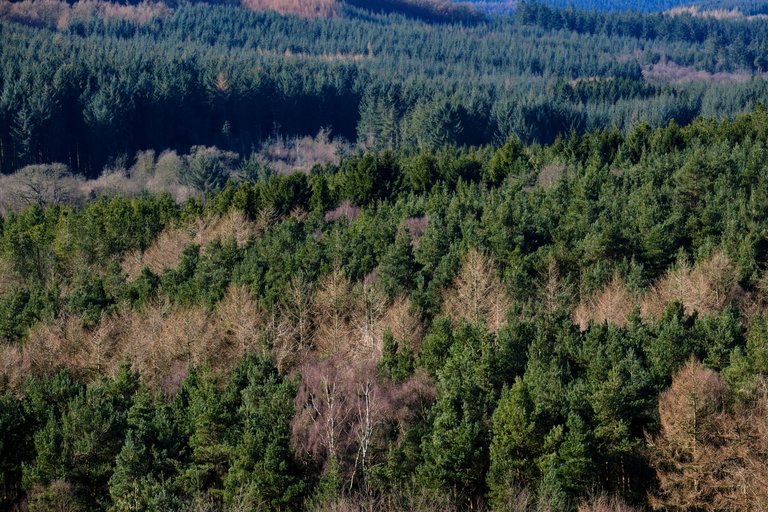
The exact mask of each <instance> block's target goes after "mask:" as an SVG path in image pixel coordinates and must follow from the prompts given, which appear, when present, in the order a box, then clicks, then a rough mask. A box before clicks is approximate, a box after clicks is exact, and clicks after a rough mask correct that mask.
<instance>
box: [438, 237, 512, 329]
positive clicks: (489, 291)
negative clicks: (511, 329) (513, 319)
mask: <svg viewBox="0 0 768 512" xmlns="http://www.w3.org/2000/svg"><path fill="white" fill-rule="evenodd" d="M510 304H511V301H510V299H509V296H508V295H507V292H506V290H505V289H504V285H503V284H502V282H501V278H500V277H499V272H498V270H497V269H496V266H495V264H494V263H493V260H492V259H491V258H490V256H488V255H487V254H485V253H483V252H481V251H479V250H477V249H470V250H469V252H468V253H467V254H466V256H465V257H464V261H463V263H462V266H461V270H460V271H459V274H458V275H457V276H456V278H455V279H454V281H453V286H452V287H451V288H450V289H449V290H447V291H446V292H445V293H444V304H443V308H444V310H445V312H446V314H447V315H448V316H449V317H450V318H451V319H452V320H453V321H454V322H458V321H459V320H461V319H465V320H467V321H469V322H470V323H473V324H478V323H485V325H486V327H488V329H489V330H491V331H493V332H497V331H498V330H499V329H501V328H502V327H504V325H506V323H507V312H508V310H509V307H510Z"/></svg>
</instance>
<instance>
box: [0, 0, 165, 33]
mask: <svg viewBox="0 0 768 512" xmlns="http://www.w3.org/2000/svg"><path fill="white" fill-rule="evenodd" d="M170 12H171V9H169V8H168V6H167V5H166V4H165V3H163V2H147V1H144V2H141V3H139V4H135V5H131V4H120V3H117V2H109V1H104V0H80V1H78V2H75V3H74V4H72V5H69V3H68V2H66V1H64V0H23V1H21V2H13V3H12V2H3V3H2V4H0V19H3V18H7V19H10V20H13V21H16V22H20V23H27V24H30V25H37V26H46V27H49V28H57V29H59V30H66V29H67V28H68V27H69V25H70V23H72V22H73V21H75V20H77V21H81V22H87V21H88V20H89V19H91V18H93V17H98V18H101V19H103V20H114V19H120V20H125V21H127V22H130V23H134V24H137V25H141V24H146V23H148V22H150V21H152V20H153V19H155V18H157V17H164V16H167V15H168V14H170Z"/></svg>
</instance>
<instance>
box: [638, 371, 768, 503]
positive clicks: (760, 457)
mask: <svg viewBox="0 0 768 512" xmlns="http://www.w3.org/2000/svg"><path fill="white" fill-rule="evenodd" d="M659 418H660V420H661V432H660V433H659V435H657V436H648V442H649V447H650V453H651V458H652V461H653V463H654V465H655V467H656V474H657V476H658V479H659V484H660V486H659V487H660V489H659V491H660V492H659V493H658V495H655V496H651V500H650V501H651V504H652V505H653V506H654V507H655V508H659V509H670V508H671V509H675V510H707V511H716V510H745V511H755V512H756V511H759V510H765V509H766V507H768V490H766V489H765V482H766V479H768V427H766V425H767V424H768V395H766V393H765V387H764V386H762V387H760V386H759V387H758V391H757V395H756V396H755V397H752V398H751V399H749V400H748V401H746V402H736V403H735V404H733V405H731V404H729V402H728V401H727V388H726V386H725V384H724V382H723V380H722V379H721V378H720V376H719V375H718V374H717V373H715V372H714V371H712V370H709V369H707V368H705V367H704V366H703V365H701V363H699V362H698V361H695V360H693V359H691V360H690V361H689V362H688V363H687V364H686V365H685V366H684V367H683V368H682V369H681V370H680V371H679V372H678V373H677V374H676V375H675V377H674V379H673V381H672V386H671V387H670V388H669V389H668V390H667V391H665V392H664V393H662V394H661V396H660V397H659Z"/></svg>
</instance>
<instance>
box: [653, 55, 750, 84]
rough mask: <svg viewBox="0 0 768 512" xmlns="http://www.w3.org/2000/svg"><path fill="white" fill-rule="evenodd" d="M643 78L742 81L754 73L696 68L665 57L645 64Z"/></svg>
mask: <svg viewBox="0 0 768 512" xmlns="http://www.w3.org/2000/svg"><path fill="white" fill-rule="evenodd" d="M643 78H645V80H646V81H648V82H656V83H659V82H672V83H687V82H708V83H713V82H716V83H730V82H735V83H741V82H746V81H749V80H750V79H751V78H752V74H751V73H749V72H746V71H736V72H725V71H722V72H717V73H710V72H709V71H705V70H700V69H696V68H695V67H693V66H681V65H680V64H677V63H676V62H674V61H672V60H669V59H667V58H666V57H664V58H663V59H662V60H661V62H659V63H657V64H654V65H648V66H643Z"/></svg>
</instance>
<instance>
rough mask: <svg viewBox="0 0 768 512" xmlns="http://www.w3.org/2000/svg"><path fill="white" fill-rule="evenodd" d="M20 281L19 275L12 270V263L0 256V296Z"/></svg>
mask: <svg viewBox="0 0 768 512" xmlns="http://www.w3.org/2000/svg"><path fill="white" fill-rule="evenodd" d="M21 283H22V280H21V277H19V275H18V274H17V273H16V272H15V271H14V270H13V265H11V263H10V262H9V261H8V260H6V259H5V258H3V257H0V296H2V295H3V294H4V293H5V292H7V291H8V290H10V289H11V288H13V287H14V286H17V285H20V284H21Z"/></svg>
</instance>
